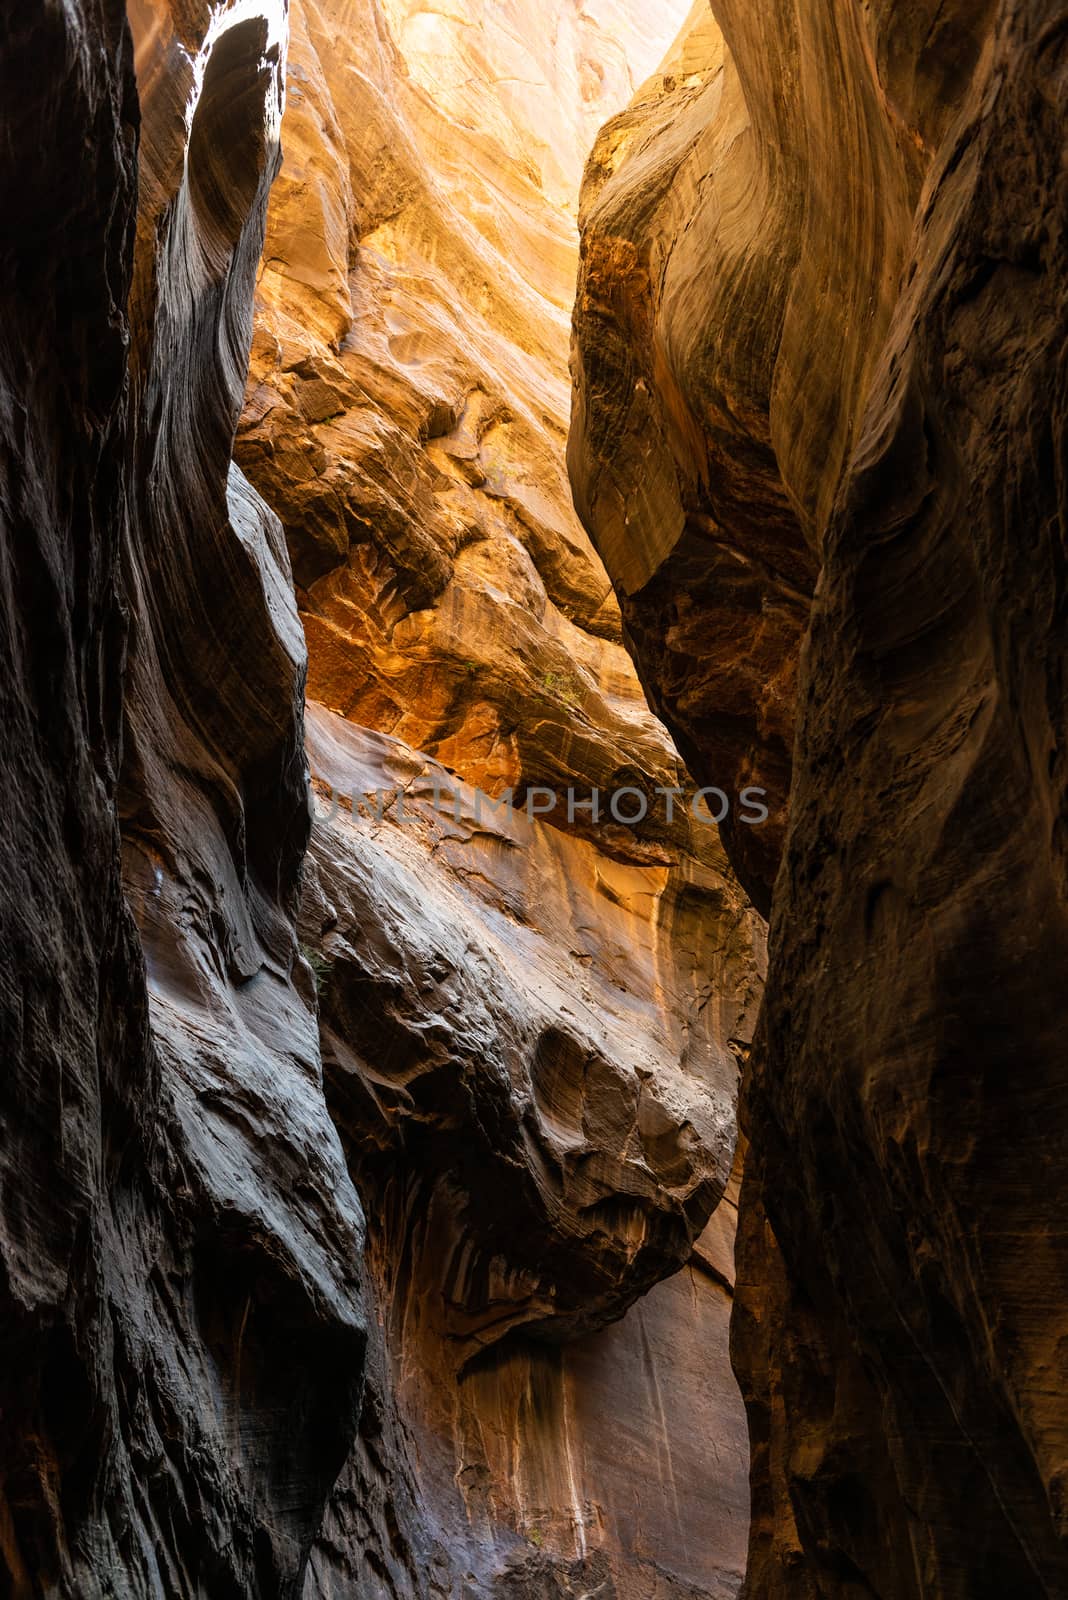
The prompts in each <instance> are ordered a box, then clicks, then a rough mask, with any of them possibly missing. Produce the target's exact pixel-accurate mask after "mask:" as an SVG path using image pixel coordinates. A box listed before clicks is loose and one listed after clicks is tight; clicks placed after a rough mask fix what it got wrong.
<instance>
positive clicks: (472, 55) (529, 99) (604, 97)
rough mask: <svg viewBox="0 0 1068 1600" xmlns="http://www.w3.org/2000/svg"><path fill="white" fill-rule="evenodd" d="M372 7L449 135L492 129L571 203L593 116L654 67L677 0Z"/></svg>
mask: <svg viewBox="0 0 1068 1600" xmlns="http://www.w3.org/2000/svg"><path fill="white" fill-rule="evenodd" d="M381 4H382V13H383V15H384V16H385V18H386V20H387V22H388V24H389V28H390V32H391V34H392V36H393V39H394V40H395V41H396V44H397V46H398V48H399V49H400V52H401V54H402V56H403V57H404V61H405V63H406V65H407V68H408V71H409V72H410V73H411V76H412V78H413V79H414V81H415V82H416V83H417V84H419V86H420V87H421V88H422V89H424V90H425V91H426V93H427V94H428V95H429V96H430V98H431V99H432V100H433V101H434V103H435V105H436V106H437V107H438V108H439V110H441V111H442V112H444V114H445V115H446V117H447V118H448V119H449V121H450V122H451V123H452V124H453V126H454V127H455V128H456V129H457V131H458V132H459V133H460V135H461V138H462V137H463V133H464V131H465V130H467V131H470V130H472V129H477V130H478V131H479V132H480V133H481V134H483V135H486V136H488V137H490V138H492V139H493V140H494V141H496V142H497V143H499V145H500V146H501V148H502V149H504V150H505V151H506V152H507V153H508V154H509V155H511V156H513V157H514V158H515V159H516V161H517V162H519V163H520V164H521V165H522V166H524V167H526V168H527V169H528V170H530V171H532V172H534V173H536V174H537V176H538V180H539V186H540V188H541V189H542V191H543V192H544V194H545V196H546V198H547V199H548V200H549V201H550V202H552V203H553V204H554V205H556V206H559V207H561V208H563V209H569V210H572V211H574V210H576V209H577V205H578V190H579V181H580V179H581V177H582V169H583V167H584V166H585V164H586V159H587V157H588V155H589V153H590V150H591V149H592V148H593V142H594V139H595V138H596V137H597V134H598V132H599V131H600V128H601V125H602V123H604V122H605V121H606V120H607V119H608V117H610V116H611V115H612V114H613V113H614V112H616V111H618V110H619V109H620V107H621V106H624V105H626V104H627V102H628V101H629V100H630V98H631V96H632V95H633V93H634V91H635V90H636V89H637V87H638V85H639V84H640V83H641V82H642V81H643V79H644V78H646V77H647V76H648V74H649V73H650V72H652V70H653V68H654V67H656V66H658V65H659V63H660V60H661V58H662V57H663V55H664V54H665V52H666V50H667V48H668V46H669V45H670V44H671V43H672V41H673V40H674V38H675V35H676V33H677V32H678V28H679V23H680V21H681V18H682V15H683V13H684V9H685V8H684V6H682V5H681V4H680V3H679V0H591V3H590V4H586V5H578V4H575V3H574V0H565V3H562V4H548V5H538V4H537V3H532V0H453V3H451V4H446V5H442V6H440V7H438V6H431V5H424V4H422V3H420V0H381ZM460 204H461V205H462V204H463V201H462V199H461V200H460Z"/></svg>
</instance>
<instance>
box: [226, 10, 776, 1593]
mask: <svg viewBox="0 0 1068 1600" xmlns="http://www.w3.org/2000/svg"><path fill="white" fill-rule="evenodd" d="M677 22H678V12H677V10H676V9H675V8H674V7H672V6H664V7H660V8H658V7H655V6H654V7H652V8H649V7H643V8H641V11H640V12H639V11H638V10H637V9H636V8H635V9H634V10H633V12H631V11H630V10H628V8H627V7H626V6H616V7H613V8H610V7H607V6H605V7H601V8H597V7H591V8H589V10H588V12H584V13H583V14H582V15H581V16H572V14H571V13H570V12H569V11H567V10H566V8H565V9H564V10H562V11H561V13H560V15H559V17H558V18H556V19H555V20H554V22H553V28H552V29H550V28H548V27H547V26H546V25H545V19H544V18H543V17H542V16H541V14H540V13H539V15H538V16H537V17H535V16H534V15H533V13H532V12H531V11H530V9H529V8H525V7H523V6H521V5H516V6H513V7H509V6H495V7H487V8H485V10H484V11H483V10H482V9H481V8H472V10H471V14H470V16H468V15H467V14H466V12H465V13H464V15H463V16H461V15H460V14H459V13H458V14H457V16H456V17H451V16H447V15H445V14H444V13H441V14H438V13H433V14H431V13H427V12H425V11H423V10H421V9H420V8H418V7H406V6H404V5H401V4H392V3H385V4H381V5H371V4H365V5H360V6H356V5H342V4H336V3H335V4H319V5H316V4H301V5H297V6H294V7H293V9H292V12H291V23H292V38H291V44H290V57H289V75H288V100H287V109H286V117H285V122H284V125H283V144H284V148H285V152H286V155H285V164H284V166H283V169H282V172H281V174H280V177H279V179H278V182H277V183H276V186H275V190H274V193H273V196H272V202H271V208H270V214H269V221H268V234H267V242H266V246H265V252H264V263H263V268H262V271H261V275H260V280H259V285H258V299H257V314H256V333H255V339H254V347H253V366H252V376H251V381H250V385H249V390H248V396H247V400H246V405H245V411H244V415H243V417H242V421H241V425H240V429H239V433H238V440H237V446H236V452H237V457H238V459H239V461H240V462H241V464H242V466H243V467H244V468H245V470H246V471H247V472H248V474H249V476H250V478H251V479H252V481H253V482H254V483H255V485H256V487H257V488H258V489H259V490H260V492H261V493H262V494H263V495H264V496H265V497H266V498H267V500H268V502H269V503H270V505H271V506H272V508H273V509H274V510H276V511H277V513H278V514H279V516H280V517H281V519H282V522H283V525H284V527H285V530H286V536H287V540H288V543H289V547H290V551H291V555H292V560H293V566H294V576H295V579H296V587H297V599H298V603H299V606H300V611H301V618H302V621H303V623H304V628H305V632H306V635H307V639H308V646H309V657H310V662H309V682H308V693H309V700H310V709H309V716H310V719H311V721H310V727H311V733H312V737H311V739H310V745H309V753H310V757H311V762H312V770H313V774H314V776H315V778H316V781H317V783H318V785H319V809H320V813H321V818H320V821H319V822H318V823H317V824H316V827H315V829H314V830H313V837H312V850H311V857H310V862H309V867H308V871H307V874H306V886H305V897H304V919H303V925H302V926H303V937H304V940H305V943H306V947H307V948H308V949H309V950H310V951H313V952H314V960H315V962H316V965H317V967H318V968H319V969H320V979H321V981H320V1006H321V1020H322V1028H323V1048H324V1062H325V1071H326V1088H327V1096H328V1100H329V1103H330V1108H331V1112H332V1114H333V1116H334V1118H335V1121H336V1122H337V1125H338V1127H339V1129H340V1130H341V1133H342V1138H343V1141H344V1143H345V1147H346V1151H347V1154H348V1158H349V1164H350V1169H351V1172H352V1174H353V1177H354V1179H355V1181H356V1183H357V1186H358V1188H359V1189H360V1192H361V1196H362V1197H363V1200H364V1205H365V1209H366V1211H367V1213H368V1217H369V1221H370V1234H369V1247H368V1256H367V1273H366V1280H367V1282H366V1289H367V1293H368V1295H369V1297H370V1300H371V1302H372V1304H373V1305H374V1306H375V1307H376V1308H377V1312H376V1320H377V1323H378V1328H377V1332H376V1331H374V1330H372V1341H371V1343H372V1354H371V1361H370V1366H369V1373H368V1399H367V1401H366V1404H365V1412H364V1419H365V1420H364V1425H363V1428H362V1431H361V1442H360V1445H359V1447H358V1448H357V1450H356V1452H355V1453H354V1455H353V1457H352V1458H351V1460H350V1462H349V1464H348V1466H347V1468H346V1470H345V1472H344V1473H343V1474H342V1477H341V1479H340V1481H339V1484H338V1489H337V1492H336V1494H335V1496H334V1501H333V1504H332V1506H331V1510H330V1513H329V1514H328V1518H327V1522H326V1525H325V1527H324V1533H323V1537H322V1539H321V1540H320V1542H319V1545H318V1546H317V1549H316V1552H315V1555H314V1557H313V1561H312V1569H311V1571H312V1577H311V1581H312V1582H314V1583H315V1584H317V1585H318V1586H319V1592H321V1593H322V1594H323V1595H331V1596H332V1595H338V1596H340V1595H347V1594H349V1593H351V1591H352V1589H353V1588H354V1587H355V1588H356V1589H357V1590H359V1591H360V1592H361V1593H362V1592H363V1589H364V1588H369V1589H370V1590H371V1592H374V1590H373V1586H374V1585H375V1584H376V1583H378V1584H380V1585H381V1586H382V1592H383V1593H389V1594H397V1595H405V1596H407V1595H422V1594H424V1593H434V1594H437V1593H439V1592H440V1593H442V1594H448V1595H452V1594H453V1593H454V1592H456V1593H460V1592H461V1590H462V1585H463V1583H464V1582H467V1583H468V1585H469V1587H470V1588H471V1592H472V1593H475V1592H477V1593H479V1594H481V1593H483V1592H486V1593H487V1594H488V1593H491V1592H492V1593H494V1594H501V1595H503V1594H505V1593H507V1594H514V1595H516V1596H520V1595H534V1594H536V1595H541V1594H543V1593H544V1594H556V1593H567V1592H570V1590H571V1588H572V1587H573V1592H576V1593H581V1592H583V1591H584V1590H589V1589H596V1588H597V1587H598V1585H603V1584H606V1583H607V1584H610V1585H614V1586H615V1589H614V1592H616V1593H617V1594H618V1596H619V1597H620V1600H629V1597H631V1596H633V1597H634V1600H639V1597H641V1600H645V1597H647V1596H648V1595H649V1594H651V1593H656V1594H657V1595H658V1596H660V1597H662V1600H674V1597H676V1596H682V1595H685V1596H687V1597H689V1596H691V1595H692V1594H699V1595H715V1596H717V1597H718V1596H720V1595H723V1596H727V1595H733V1594H735V1593H736V1592H737V1589H738V1586H739V1584H740V1581H741V1573H742V1564H743V1555H744V1544H745V1528H746V1522H747V1518H746V1512H745V1504H744V1501H745V1495H744V1488H743V1484H744V1478H745V1473H746V1461H745V1450H744V1443H743V1432H742V1418H741V1412H740V1409H739V1406H738V1404H737V1401H736V1399H735V1396H734V1394H733V1392H732V1383H731V1378H730V1374H729V1369H728V1366H727V1361H726V1342H725V1331H726V1321H727V1314H728V1308H729V1298H730V1293H731V1284H732V1281H733V1269H732V1266H731V1259H730V1258H731V1246H732V1236H733V1223H732V1221H731V1220H730V1219H731V1217H732V1215H733V1211H732V1207H731V1206H730V1204H729V1203H725V1204H724V1207H723V1211H722V1213H721V1214H719V1215H718V1216H717V1217H716V1218H714V1219H713V1223H712V1225H711V1230H712V1231H711V1233H710V1234H709V1235H707V1236H705V1242H704V1243H701V1244H698V1243H697V1241H698V1238H699V1236H702V1235H704V1231H705V1225H706V1223H707V1222H708V1219H709V1216H710V1213H712V1211H713V1208H714V1207H716V1205H717V1204H718V1202H719V1200H720V1197H721V1196H722V1194H723V1191H724V1185H725V1184H726V1183H727V1180H728V1174H729V1171H730V1168H731V1158H732V1153H733V1146H734V1138H735V1111H734V1097H735V1087H736V1079H737V1062H738V1059H739V1057H740V1056H742V1055H744V1053H745V1052H746V1050H747V1049H748V1045H749V1040H750V1038H751V1031H752V1025H753V1022H754V1020H755V1015H756V1009H757V1005H758V1003H759V996H760V992H761V973H762V963H763V950H762V947H763V930H762V928H761V926H760V923H759V920H758V919H757V918H756V917H755V915H754V913H753V912H752V910H751V909H750V908H749V907H748V905H747V904H746V901H745V897H744V895H743V894H742V893H741V891H740V890H739V889H738V886H737V884H736V883H735V882H734V880H733V877H732V875H731V873H730V870H729V869H728V867H727V865H726V861H725V859H724V856H723V854H722V849H721V846H720V844H719V842H718V839H717V838H716V834H715V831H714V829H711V828H709V827H708V826H707V825H704V824H702V823H698V822H696V821H695V820H694V818H693V817H692V815H689V814H688V813H687V811H686V808H685V807H684V806H680V807H677V808H676V812H675V816H674V818H673V820H670V821H669V820H668V818H667V808H666V807H665V805H664V802H663V801H662V800H661V799H657V798H656V796H655V794H654V790H655V788H656V786H657V785H660V786H664V787H670V786H672V785H674V784H679V785H680V786H683V785H687V784H688V783H689V779H688V777H687V775H686V773H685V771H684V769H683V767H682V764H681V762H680V761H679V758H678V756H677V755H676V753H675V751H674V749H673V747H672V745H671V743H670V740H669V739H668V737H667V735H666V734H665V732H664V730H663V728H662V726H661V725H660V724H658V723H657V722H656V721H655V719H654V718H653V717H652V716H651V715H650V714H649V712H648V709H647V706H646V703H645V698H644V694H643V692H642V690H641V688H640V686H639V684H638V682H637V679H636V677H635V674H634V670H633V666H632V664H631V662H630V659H629V657H628V655H627V653H626V651H625V649H624V648H623V643H622V634H621V624H620V616H619V611H618V607H617V605H616V602H615V598H614V596H613V593H612V589H611V584H610V582H609V579H608V578H607V576H606V574H605V572H604V569H603V567H602V565H601V563H600V561H599V559H598V557H597V556H596V555H595V553H594V552H593V550H592V548H591V546H590V544H589V541H588V539H587V537H586V535H585V533H584V531H583V529H582V526H581V524H580V523H579V521H578V519H577V517H576V515H575V512H574V509H573V507H572V503H571V495H570V489H569V485H568V481H567V475H566V467H565V461H564V447H565V440H566V429H567V417H568V406H569V385H568V376H567V360H568V329H569V320H568V319H569V310H570V304H571V297H572V293H573V284H574V276H575V272H576V269H577V244H578V241H577V232H576V228H575V219H574V215H573V208H574V205H575V201H576V198H577V192H578V180H579V175H580V170H581V165H582V161H583V159H584V157H585V153H586V151H587V150H588V148H589V145H590V143H591V142H592V139H593V137H594V134H595V132H596V128H597V126H598V125H599V124H600V122H601V121H602V120H603V119H604V116H605V115H606V114H607V111H608V109H611V108H612V107H613V106H615V105H619V104H622V103H624V102H625V101H626V99H627V98H628V97H629V95H630V93H631V92H632V91H633V87H634V84H635V83H636V82H637V81H639V80H640V77H641V76H642V75H643V74H644V72H645V71H646V70H648V69H649V68H650V67H651V66H652V65H654V64H655V61H656V59H657V58H658V56H659V55H660V54H661V53H662V50H663V48H665V47H666V45H667V44H668V43H669V42H670V39H671V37H672V34H673V32H674V29H675V27H676V26H677ZM636 61H637V62H639V63H640V69H638V68H636V66H635V62H636ZM569 206H570V207H571V208H572V210H569ZM435 783H437V784H438V785H439V786H440V785H444V786H448V785H449V784H457V785H458V788H459V790H460V791H461V792H462V794H463V797H464V798H463V801H462V805H461V815H460V816H458V817H456V818H452V817H451V812H450V802H449V801H448V800H446V801H445V802H443V804H442V807H441V808H440V814H438V815H436V814H435V812H434V809H433V806H432V804H431V797H432V793H433V785H434V784H435ZM623 784H626V785H631V786H637V787H638V788H639V789H641V790H643V791H644V792H645V793H646V794H647V795H648V796H649V797H650V800H651V801H652V804H651V807H650V814H649V817H648V820H647V821H646V822H645V823H644V824H642V825H641V826H639V827H636V828H633V829H632V828H627V827H624V826H621V825H620V824H618V823H614V822H613V821H612V820H611V818H610V817H607V816H606V817H605V818H604V819H603V820H602V822H601V823H600V824H599V825H597V826H594V825H592V823H591V822H590V820H589V813H586V814H585V815H584V814H583V813H582V812H580V813H578V816H577V818H576V820H575V821H574V822H573V823H571V824H569V823H568V819H567V817H566V814H565V812H564V808H563V807H560V808H559V809H558V810H557V811H556V812H555V813H554V814H553V815H552V816H551V817H548V818H545V819H540V820H537V821H536V822H533V823H531V822H530V821H528V820H525V819H524V817H523V815H522V812H520V813H519V814H518V815H517V816H515V817H512V818H510V819H507V818H505V819H504V820H502V818H501V816H494V815H486V814H484V813H483V814H481V815H480V814H479V812H478V811H477V810H476V806H477V805H478V799H477V795H476V794H475V792H474V790H473V789H472V788H470V787H467V786H468V785H477V786H479V787H480V788H481V789H482V790H483V791H486V792H487V793H488V794H490V795H492V796H494V797H499V796H500V795H501V793H502V792H503V791H505V790H506V789H512V790H513V792H514V795H515V798H516V800H517V802H518V803H519V804H520V806H521V805H522V801H523V797H524V794H525V793H526V791H527V790H528V788H529V787H530V786H532V785H549V786H551V787H555V788H557V789H559V790H561V791H562V790H564V789H566V788H567V787H569V786H571V787H573V788H574V789H575V790H576V793H577V796H578V797H579V798H585V797H588V796H589V795H590V792H591V791H592V790H593V789H594V788H598V789H600V790H601V792H602V795H603V796H604V803H605V804H607V794H608V792H610V791H611V790H612V789H613V788H615V787H617V786H620V785H623ZM394 788H400V789H401V790H402V791H403V794H404V804H405V805H406V806H407V807H408V808H409V809H411V808H414V812H415V822H414V824H408V825H405V824H403V823H402V822H400V821H398V818H397V816H396V815H395V813H394V812H390V813H388V814H387V816H386V817H385V818H384V819H383V818H378V817H376V816H375V815H374V814H373V813H374V809H375V804H376V803H375V798H374V797H375V795H376V794H377V792H378V791H379V789H387V790H392V789H394ZM339 793H340V794H342V795H345V796H347V797H348V799H347V800H346V801H345V802H343V803H342V804H341V806H340V809H334V802H332V799H331V797H332V796H333V797H335V800H336V796H337V795H338V794H339ZM353 795H356V796H357V797H359V796H360V795H364V796H365V798H366V800H367V801H368V805H367V806H366V807H365V808H364V813H363V815H362V816H359V815H357V817H355V818H354V817H353V815H352V811H351V805H352V796H353ZM332 809H334V814H333V815H330V813H331V810H332ZM356 810H357V813H359V811H360V805H359V803H357V805H356ZM681 1268H685V1269H686V1277H685V1280H682V1279H680V1280H679V1281H678V1284H677V1285H676V1284H673V1285H672V1287H671V1288H667V1287H665V1288H663V1289H657V1290H655V1291H654V1285H655V1284H656V1283H657V1282H658V1280H660V1279H662V1278H664V1277H665V1275H667V1274H670V1273H673V1272H678V1271H679V1269H681ZM684 1285H685V1287H684ZM650 1291H653V1293H652V1294H650ZM646 1297H649V1298H648V1299H647V1298H646ZM635 1302H639V1303H638V1304H635ZM631 1307H633V1308H634V1309H632V1310H628V1308H631ZM624 1313H626V1315H625V1316H624ZM620 1317H623V1318H624V1320H623V1321H622V1323H621V1324H620V1325H619V1326H618V1328H615V1329H613V1330H612V1331H611V1332H604V1331H601V1330H603V1329H604V1325H605V1324H606V1323H607V1322H611V1321H614V1320H615V1319H618V1318H620ZM576 1341H578V1342H577V1343H576ZM699 1347H700V1348H703V1349H704V1351H705V1353H706V1357H707V1361H706V1362H705V1363H704V1364H703V1363H702V1362H701V1361H699V1360H698V1359H697V1351H698V1349H699ZM617 1365H618V1369H619V1381H618V1384H617V1385H615V1386H614V1385H613V1381H612V1379H611V1377H610V1374H611V1372H612V1370H613V1368H615V1367H616V1366H617ZM687 1415H689V1416H690V1417H691V1418H692V1417H693V1416H695V1415H700V1416H702V1417H703V1418H704V1419H705V1423H706V1428H705V1431H706V1432H707V1433H709V1434H710V1435H712V1436H714V1437H715V1438H716V1439H717V1440H718V1446H717V1449H716V1450H713V1451H708V1452H705V1451H703V1450H698V1449H697V1448H696V1447H694V1448H693V1449H691V1446H690V1445H689V1443H688V1442H687V1441H686V1440H685V1439H683V1438H681V1437H680V1436H679V1431H678V1429H679V1424H680V1423H681V1419H682V1418H684V1417H686V1416H687ZM621 1428H622V1429H625V1430H627V1434H628V1438H629V1440H630V1446H629V1459H628V1461H627V1464H626V1468H625V1470H621V1466H620V1463H619V1462H618V1461H617V1460H616V1459H615V1450H614V1445H613V1440H614V1436H615V1434H616V1432H617V1430H619V1429H621ZM639 1486H640V1490H639ZM636 1497H637V1499H639V1500H640V1501H641V1502H642V1506H643V1507H644V1509H637V1508H636V1505H635V1500H636ZM391 1529H396V1530H398V1531H397V1532H396V1533H392V1532H391ZM428 1573H429V1574H430V1575H431V1576H430V1577H429V1578H428V1576H427V1574H428ZM387 1574H388V1577H387ZM465 1574H466V1577H465ZM428 1582H429V1583H430V1584H431V1587H430V1588H429V1589H427V1588H426V1584H427V1583H428ZM435 1584H436V1585H437V1587H433V1585H435ZM476 1585H477V1588H476V1587H475V1586H476ZM457 1586H459V1587H457Z"/></svg>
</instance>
